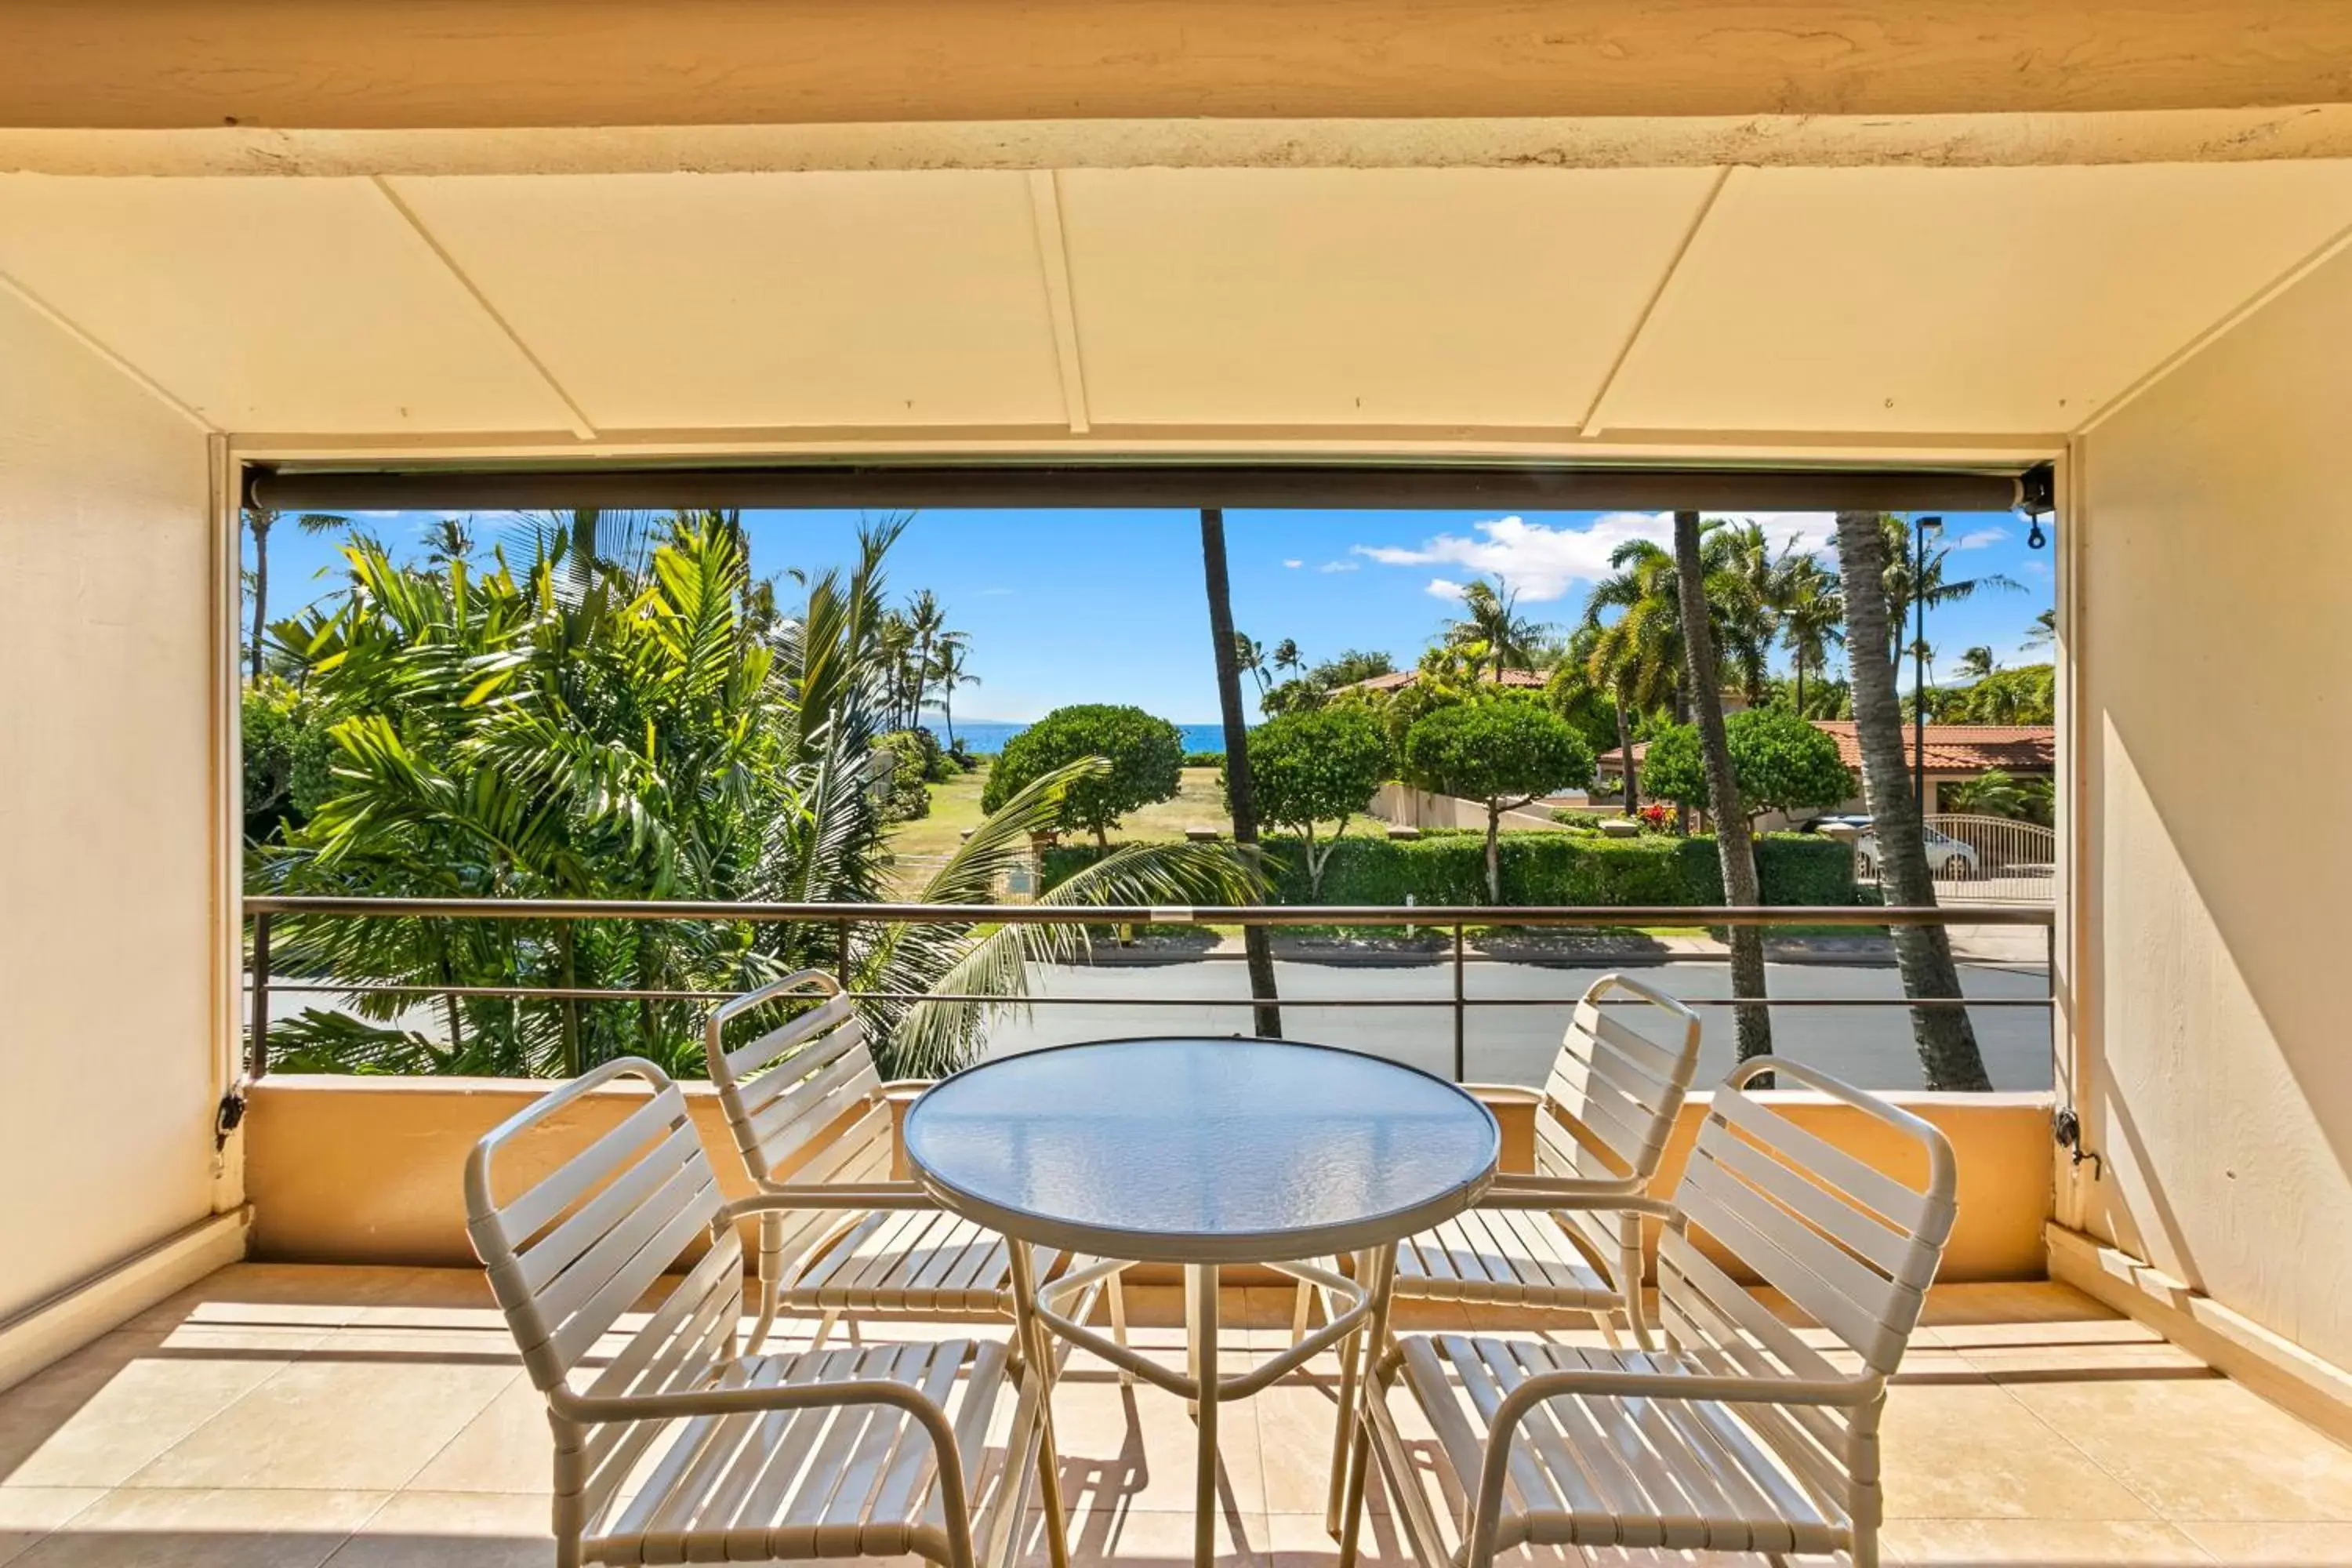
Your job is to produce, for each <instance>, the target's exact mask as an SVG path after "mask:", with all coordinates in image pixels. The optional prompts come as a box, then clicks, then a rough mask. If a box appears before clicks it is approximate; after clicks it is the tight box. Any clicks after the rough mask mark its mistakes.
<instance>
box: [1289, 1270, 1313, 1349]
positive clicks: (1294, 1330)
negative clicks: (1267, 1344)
mask: <svg viewBox="0 0 2352 1568" xmlns="http://www.w3.org/2000/svg"><path fill="white" fill-rule="evenodd" d="M1292 1294H1293V1295H1294V1296H1295V1297H1296V1298H1297V1300H1294V1301H1293V1302H1292V1304H1291V1308H1290V1342H1291V1343H1292V1344H1294V1345H1295V1344H1297V1343H1298V1342H1299V1341H1301V1340H1303V1339H1305V1338H1306V1337H1307V1316H1308V1309H1309V1308H1310V1307H1312V1306H1313V1305H1314V1304H1315V1288H1314V1287H1313V1286H1311V1285H1309V1284H1307V1281H1306V1280H1304V1279H1301V1280H1300V1281H1299V1282H1298V1288H1297V1290H1295V1291H1293V1292H1292Z"/></svg>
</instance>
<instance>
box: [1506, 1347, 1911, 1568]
mask: <svg viewBox="0 0 2352 1568" xmlns="http://www.w3.org/2000/svg"><path fill="white" fill-rule="evenodd" d="M1884 1391H1885V1383H1884V1381H1883V1380H1882V1379H1879V1378H1877V1377H1858V1378H1854V1379H1853V1380H1851V1381H1848V1380H1846V1379H1839V1380H1837V1381H1835V1382H1822V1381H1817V1380H1811V1379H1804V1378H1793V1377H1792V1378H1787V1379H1782V1378H1774V1377H1717V1376H1715V1375H1712V1374H1710V1373H1679V1372H1598V1371H1584V1372H1548V1373H1540V1374H1538V1375H1537V1376H1534V1377H1531V1378H1529V1379H1528V1380H1527V1381H1526V1382H1525V1383H1523V1384H1519V1385H1518V1386H1517V1388H1514V1389H1513V1390H1511V1391H1510V1393H1508V1394H1505V1395H1504V1396H1503V1399H1502V1403H1501V1404H1499V1405H1496V1407H1495V1419H1494V1422H1493V1424H1492V1425H1491V1426H1489V1427H1488V1429H1487V1433H1486V1457H1485V1458H1484V1459H1483V1460H1482V1461H1481V1462H1480V1464H1479V1468H1478V1495H1477V1498H1476V1499H1475V1503H1474V1505H1473V1509H1472V1512H1471V1516H1470V1528H1469V1530H1468V1531H1466V1532H1465V1542H1467V1545H1468V1552H1469V1556H1468V1560H1469V1561H1470V1562H1473V1563H1492V1562H1493V1561H1494V1560H1495V1539H1496V1532H1497V1530H1498V1527H1499V1525H1500V1523H1501V1518H1502V1513H1501V1510H1502V1505H1503V1483H1504V1481H1505V1479H1507V1477H1508V1475H1509V1473H1510V1458H1511V1444H1512V1442H1513V1441H1514V1440H1515V1439H1516V1438H1517V1436H1518V1427H1519V1424H1520V1423H1521V1422H1522V1421H1524V1420H1526V1419H1527V1415H1528V1412H1529V1411H1531V1410H1533V1409H1534V1408H1535V1407H1536V1406H1537V1405H1541V1404H1542V1403H1543V1402H1544V1401H1545V1400H1547V1399H1558V1398H1559V1397H1561V1396H1562V1395H1564V1394H1598V1395H1601V1396H1603V1397H1610V1396H1613V1397H1617V1398H1622V1399H1675V1400H1698V1399H1705V1400H1712V1401H1715V1402H1716V1403H1717V1404H1724V1405H1867V1404H1869V1403H1870V1402H1871V1401H1872V1400H1874V1399H1876V1398H1878V1397H1879V1395H1880V1394H1882V1393H1883V1392H1884Z"/></svg>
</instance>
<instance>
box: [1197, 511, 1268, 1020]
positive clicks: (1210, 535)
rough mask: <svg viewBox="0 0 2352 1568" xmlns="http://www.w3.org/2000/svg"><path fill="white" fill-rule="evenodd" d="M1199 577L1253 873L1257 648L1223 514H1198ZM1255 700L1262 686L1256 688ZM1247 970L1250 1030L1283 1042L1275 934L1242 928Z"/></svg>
mask: <svg viewBox="0 0 2352 1568" xmlns="http://www.w3.org/2000/svg"><path fill="white" fill-rule="evenodd" d="M1201 575H1202V580H1203V583H1204V585H1205V587H1206V590H1207V594H1208V600H1209V647H1210V651H1211V654H1212V656H1213V658H1215V659H1216V661H1217V711H1218V717H1219V718H1220V719H1222V720H1223V722H1224V729H1225V805H1226V809H1227V811H1228V812H1229V813H1230V814H1231V816H1232V817H1233V821H1234V847H1235V848H1237V849H1238V850H1240V852H1241V854H1242V857H1243V859H1244V863H1245V864H1246V865H1247V866H1248V868H1249V869H1250V870H1251V871H1252V872H1255V871H1256V870H1257V869H1258V844H1257V791H1256V790H1255V788H1254V787H1253V786H1252V784H1251V782H1250V765H1249V721H1247V720H1246V719H1244V717H1243V716H1242V670H1243V668H1244V662H1245V661H1248V662H1251V663H1255V658H1256V656H1257V645H1256V644H1255V643H1254V642H1252V641H1250V639H1249V638H1247V637H1244V636H1243V635H1242V634H1241V633H1239V632H1237V631H1235V630H1234V593H1233V583H1232V579H1231V577H1230V574H1228V573H1227V571H1226V568H1225V513H1224V509H1223V508H1222V507H1202V509H1201ZM1259 696H1260V698H1261V699H1263V698H1264V696H1265V685H1264V682H1263V681H1261V682H1260V684H1259ZM1242 949H1243V953H1244V958H1245V959H1246V961H1247V967H1248V969H1249V982H1250V997H1251V1000H1252V1002H1253V1003H1254V1004H1255V1005H1254V1006H1253V1008H1252V1009H1251V1011H1252V1016H1253V1026H1254V1027H1255V1028H1256V1030H1257V1032H1258V1033H1259V1034H1261V1035H1263V1036H1265V1037H1267V1038H1268V1039H1280V1038H1281V1037H1282V1009H1281V1007H1280V1006H1279V1005H1277V1002H1276V990H1275V982H1274V942H1273V933H1271V932H1270V931H1267V930H1266V928H1265V927H1264V926H1262V925H1248V926H1244V927H1243V928H1242Z"/></svg>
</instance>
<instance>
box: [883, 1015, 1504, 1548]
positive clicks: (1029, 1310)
mask: <svg viewBox="0 0 2352 1568" xmlns="http://www.w3.org/2000/svg"><path fill="white" fill-rule="evenodd" d="M904 1137H905V1146H906V1152H907V1164H908V1170H909V1172H910V1173H911V1174H912V1175H913V1176H914V1177H915V1179H916V1180H917V1181H919V1182H920V1183H921V1184H923V1186H924V1187H925V1188H926V1189H928V1190H929V1193H930V1194H931V1195H932V1196H933V1197H934V1198H936V1199H937V1200H938V1201H939V1202H940V1205H942V1206H944V1207H946V1208H948V1209H950V1210H952V1211H954V1212H955V1213H957V1214H961V1215H964V1216H965V1217H967V1218H970V1219H972V1220H976V1221H978V1222H980V1223H981V1224H983V1225H986V1226H990V1227H991V1228H992V1229H995V1230H998V1231H1002V1232H1003V1234H1004V1235H1005V1236H1007V1237H1011V1238H1013V1241H1014V1242H1016V1243H1025V1244H1029V1245H1034V1246H1045V1247H1056V1248H1061V1249H1064V1250H1066V1251H1068V1252H1070V1253H1072V1254H1073V1255H1091V1257H1092V1258H1095V1259H1097V1260H1098V1261H1093V1262H1089V1263H1084V1264H1078V1265H1076V1266H1074V1268H1073V1270H1072V1272H1071V1274H1069V1275H1067V1276H1065V1277H1064V1278H1063V1279H1060V1280H1057V1281H1056V1282H1055V1290H1054V1298H1053V1300H1054V1303H1055V1304H1048V1303H1047V1302H1046V1301H1045V1300H1040V1299H1039V1296H1038V1292H1037V1290H1036V1289H1035V1288H1034V1279H1030V1278H1029V1276H1030V1270H1029V1269H1028V1268H1027V1267H1026V1266H1025V1264H1021V1263H1016V1268H1015V1281H1014V1283H1015V1289H1014V1296H1015V1300H1016V1303H1017V1305H1018V1310H1019V1313H1020V1315H1021V1317H1022V1318H1023V1320H1024V1321H1023V1322H1022V1324H1021V1325H1020V1331H1021V1332H1022V1333H1023V1335H1024V1340H1026V1339H1027V1338H1028V1337H1029V1336H1031V1335H1033V1334H1034V1331H1035V1329H1036V1328H1037V1327H1042V1328H1043V1329H1045V1330H1047V1331H1051V1332H1053V1333H1055V1334H1058V1335H1060V1336H1061V1337H1062V1338H1064V1339H1065V1340H1067V1341H1070V1342H1073V1343H1076V1344H1080V1345H1084V1346H1086V1347H1087V1349H1089V1350H1091V1351H1094V1352H1096V1353H1097V1354H1099V1355H1102V1356H1104V1357H1105V1358H1106V1359H1108V1360H1109V1361H1111V1362H1112V1363H1115V1364H1117V1365H1118V1366H1120V1367H1121V1368H1122V1369H1124V1370H1125V1371H1127V1372H1129V1373H1132V1374H1133V1375H1135V1376H1139V1377H1142V1378H1145V1379H1147V1380H1148V1381H1150V1382H1152V1383H1155V1384H1160V1386H1162V1387H1164V1388H1167V1389H1169V1390H1170V1391H1171V1392H1172V1393H1175V1394H1180V1395H1181V1396H1182V1397H1184V1398H1186V1399H1188V1400H1192V1401H1193V1402H1195V1407H1196V1410H1197V1413H1198V1418H1199V1424H1200V1445H1201V1464H1200V1468H1199V1474H1200V1483H1199V1484H1200V1496H1199V1498H1198V1513H1197V1517H1196V1520H1195V1549H1196V1554H1197V1555H1198V1557H1199V1559H1200V1561H1201V1562H1202V1563H1203V1564H1204V1565H1205V1564H1206V1563H1209V1562H1211V1561H1212V1560H1213V1553H1214V1537H1213V1528H1214V1524H1215V1514H1216V1492H1215V1487H1216V1441H1217V1438H1216V1409H1217V1405H1218V1403H1219V1402H1220V1401H1221V1400H1230V1399H1239V1398H1245V1397H1247V1396H1248V1395H1249V1394H1255V1393H1256V1392H1257V1391H1258V1390H1259V1389H1261V1388H1264V1387H1265V1386H1266V1385H1267V1384H1271V1383H1273V1382H1274V1381H1275V1380H1276V1379H1277V1378H1279V1377H1281V1376H1282V1375H1283V1374H1285V1373H1287V1372H1289V1371H1290V1370H1292V1369H1293V1368H1295V1367H1297V1366H1299V1365H1301V1364H1303V1363H1305V1362H1306V1361H1307V1359H1308V1358H1310V1357H1311V1356H1313V1355H1315V1354H1317V1353H1318V1352H1321V1351H1322V1350H1324V1349H1325V1348H1327V1347H1328V1346H1330V1345H1332V1344H1334V1343H1337V1342H1339V1341H1341V1340H1342V1339H1345V1338H1347V1337H1349V1336H1350V1335H1352V1334H1354V1333H1356V1332H1357V1331H1359V1330H1363V1331H1368V1332H1369V1333H1370V1335H1372V1336H1373V1341H1374V1342H1378V1338H1379V1336H1380V1335H1381V1334H1382V1333H1383V1332H1384V1331H1385V1328H1386V1318H1387V1311H1388V1285H1389V1280H1390V1278H1391V1276H1392V1275H1393V1273H1394V1260H1395V1248H1396V1243H1397V1242H1398V1241H1399V1240H1400V1239H1401V1238H1402V1237H1407V1236H1410V1235H1412V1233H1414V1232H1415V1231H1419V1230H1423V1229H1426V1228H1427V1227H1428V1226H1433V1225H1435V1224H1437V1223H1438V1222H1440V1221H1442V1220H1444V1219H1449V1218H1451V1217H1452V1216H1453V1215H1456V1214H1459V1213H1461V1212H1462V1211H1463V1210H1464V1209H1465V1208H1467V1207H1469V1206H1470V1205H1472V1204H1473V1203H1474V1202H1475V1201H1476V1200H1477V1198H1478V1195H1479V1194H1481V1193H1483V1192H1484V1191H1485V1190H1486V1186H1487V1184H1489V1183H1490V1182H1492V1181H1493V1180H1494V1175H1495V1162H1496V1156H1497V1154H1498V1153H1499V1152H1500V1150H1501V1133H1500V1131H1498V1129H1497V1128H1496V1123H1495V1118H1494V1116H1493V1114H1492V1113H1491V1112H1489V1111H1488V1110H1486V1107H1485V1106H1483V1105H1481V1104H1479V1103H1478V1101H1477V1100H1475V1099H1474V1098H1473V1097H1471V1096H1470V1095H1469V1094H1467V1093H1465V1092H1464V1091H1463V1090H1462V1089H1458V1088H1456V1087H1455V1086H1454V1085H1453V1084H1450V1083H1446V1082H1444V1080H1443V1079H1435V1078H1432V1077H1431V1076H1429V1075H1428V1074H1427V1073H1423V1072H1420V1071H1417V1070H1415V1069H1414V1068H1406V1067H1400V1066H1398V1065H1397V1064H1395V1063H1393V1062H1388V1061H1382V1060H1381V1059H1380V1058H1377V1057H1368V1056H1362V1055H1359V1054H1358V1053H1356V1052H1353V1051H1345V1050H1339V1049H1337V1048H1335V1047H1328V1046H1312V1045H1300V1044H1293V1043H1288V1042H1285V1041H1279V1040H1256V1039H1244V1038H1166V1039H1137V1040H1101V1041H1095V1042H1090V1043H1087V1044H1084V1045H1075V1046H1057V1047H1048V1048H1045V1049H1043V1050H1036V1051H1029V1052H1025V1053H1023V1054H1022V1055H1019V1056H1011V1057H1002V1058H996V1059H994V1060H992V1061H987V1062H982V1063H981V1064H980V1065H979V1066H977V1067H972V1068H966V1069H965V1070H964V1071H962V1072H960V1073H957V1074H955V1075H954V1076H953V1077H951V1078H948V1079H941V1080H940V1082H939V1083H937V1084H934V1085H933V1086H932V1087H931V1088H930V1089H928V1090H926V1091H925V1092H924V1093H923V1095H922V1097H921V1098H920V1099H919V1100H916V1101H915V1103H914V1104H913V1106H911V1107H910V1108H909V1109H908V1112H907V1119H906V1127H905V1134H904ZM1014 1250H1015V1252H1016V1253H1023V1252H1024V1251H1025V1248H1024V1247H1015V1249H1014ZM1339 1253H1354V1254H1356V1255H1357V1258H1358V1261H1357V1268H1356V1271H1355V1278H1354V1279H1352V1280H1351V1279H1348V1278H1346V1277H1344V1276H1342V1275H1340V1274H1339V1273H1338V1272H1336V1271H1335V1270H1333V1269H1330V1268H1324V1267H1322V1266H1321V1265H1320V1264H1319V1263H1318V1262H1316V1261H1310V1260H1317V1259H1324V1258H1331V1257H1332V1256H1333V1255H1335V1254H1339ZM1136 1262H1148V1263H1175V1264H1181V1265H1184V1266H1185V1268H1186V1275H1185V1285H1186V1306H1187V1314H1188V1318H1189V1323H1188V1328H1189V1332H1188V1335H1187V1339H1188V1342H1189V1344H1190V1347H1191V1354H1190V1357H1189V1360H1190V1363H1191V1365H1190V1370H1189V1371H1188V1372H1187V1373H1181V1374H1180V1373H1174V1372H1172V1371H1171V1370H1169V1369H1168V1368H1165V1367H1162V1366H1160V1364H1159V1363H1155V1362H1152V1361H1150V1359H1148V1358H1146V1357H1144V1356H1140V1355H1138V1354H1136V1353H1135V1352H1131V1351H1129V1350H1128V1349H1126V1348H1125V1347H1124V1346H1122V1345H1118V1344H1116V1343H1114V1342H1112V1341H1110V1340H1108V1339H1106V1338H1105V1337H1103V1336H1102V1335H1099V1334H1097V1333H1096V1332H1095V1331H1093V1330H1091V1329H1089V1328H1087V1327H1086V1326H1084V1325H1083V1324H1081V1323H1079V1322H1076V1321H1074V1320H1073V1319H1071V1318H1069V1317H1067V1316H1065V1315H1064V1314H1063V1313H1062V1312H1061V1311H1060V1310H1057V1304H1058V1303H1060V1302H1062V1301H1066V1300H1070V1299H1072V1298H1073V1297H1074V1296H1075V1294H1076V1291H1077V1290H1078V1289H1080V1288H1082V1287H1083V1286H1084V1285H1085V1284H1087V1283H1088V1282H1090V1281H1091V1280H1093V1279H1101V1278H1105V1277H1107V1276H1108V1275H1109V1274H1111V1273H1113V1272H1116V1271H1117V1270H1118V1269H1119V1268H1124V1267H1126V1266H1127V1265H1129V1264H1130V1263H1136ZM1227 1263H1262V1264H1269V1265H1273V1266H1276V1267H1277V1268H1280V1269H1281V1270H1282V1271H1283V1272H1285V1273H1286V1274H1290V1275H1292V1276H1293V1277H1295V1278H1297V1279H1304V1280H1306V1281H1307V1282H1308V1283H1310V1284H1313V1285H1315V1286H1317V1287H1318V1289H1322V1290H1323V1291H1325V1292H1326V1294H1327V1297H1328V1298H1329V1299H1330V1300H1332V1302H1333V1310H1332V1311H1331V1313H1330V1321H1329V1322H1328V1323H1327V1324H1326V1325H1325V1326H1324V1327H1323V1328H1322V1329H1321V1330H1320V1331H1318V1332H1316V1333H1313V1334H1310V1335H1308V1336H1307V1338H1306V1339H1304V1340H1303V1341H1301V1342H1298V1343H1297V1344H1296V1345H1294V1346H1292V1347H1291V1349H1290V1350H1288V1351H1286V1352H1283V1353H1281V1354H1278V1355H1276V1356H1274V1357H1272V1358H1271V1359H1269V1360H1268V1361H1267V1362H1265V1363H1263V1364H1262V1365H1259V1366H1257V1367H1255V1368H1254V1369H1252V1370H1251V1371H1250V1372H1248V1373H1242V1374H1239V1375H1237V1376H1234V1377H1228V1378H1220V1377H1218V1376H1217V1375H1216V1373H1215V1370H1214V1369H1215V1368H1216V1366H1217V1364H1218V1363H1217V1329H1218V1304H1217V1293H1218V1292H1217V1287H1218V1278H1217V1276H1218V1268H1219V1266H1220V1265H1222V1264H1227ZM1342 1301H1344V1302H1346V1303H1348V1305H1347V1306H1346V1308H1345V1310H1341V1309H1340V1308H1339V1302H1342ZM1038 1348H1040V1349H1042V1340H1041V1341H1039V1342H1038ZM1358 1360H1359V1357H1358V1356H1357V1355H1354V1354H1350V1355H1349V1356H1347V1357H1346V1358H1345V1363H1344V1364H1345V1367H1346V1369H1347V1374H1348V1377H1349V1381H1352V1378H1353V1374H1354V1371H1355V1367H1356V1363H1357V1362H1358ZM1347 1407H1348V1401H1347V1396H1346V1394H1344V1393H1343V1395H1342V1400H1341V1409H1343V1410H1345V1409H1346V1408H1347ZM1343 1462H1344V1449H1341V1448H1339V1447H1335V1451H1334V1464H1335V1466H1337V1465H1339V1464H1340V1463H1343Z"/></svg>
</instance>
